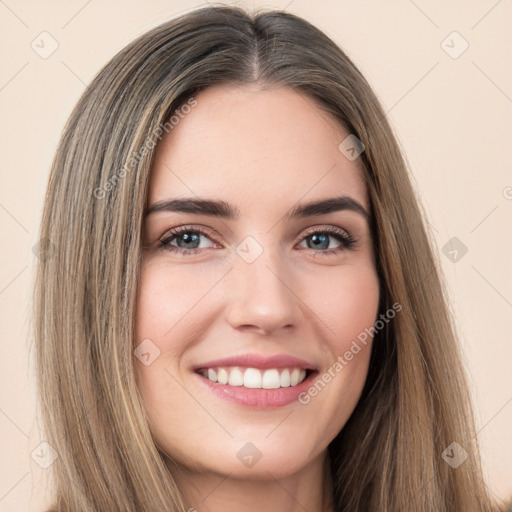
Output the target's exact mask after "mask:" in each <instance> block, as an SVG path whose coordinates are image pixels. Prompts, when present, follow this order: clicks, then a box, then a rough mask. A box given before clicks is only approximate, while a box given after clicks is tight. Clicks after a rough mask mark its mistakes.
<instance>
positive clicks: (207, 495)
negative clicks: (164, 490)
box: [173, 451, 334, 512]
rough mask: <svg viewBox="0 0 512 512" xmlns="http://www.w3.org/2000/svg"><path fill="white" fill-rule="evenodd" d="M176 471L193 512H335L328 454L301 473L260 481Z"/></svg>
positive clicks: (198, 472) (179, 485)
mask: <svg viewBox="0 0 512 512" xmlns="http://www.w3.org/2000/svg"><path fill="white" fill-rule="evenodd" d="M180 468H181V471H180V472H179V473H178V474H176V471H173V473H174V477H175V480H176V482H177V484H178V487H179V488H180V490H181V491H182V493H183V496H184V498H185V501H186V502H187V503H188V504H189V505H190V506H191V511H193V510H194V509H196V510H197V511H198V512H224V511H226V510H236V511H237V512H256V511H258V512H259V511H261V510H266V511H269V510H279V511H280V512H304V510H307V511H308V512H334V506H333V499H332V498H333V496H332V495H333V483H332V476H331V473H330V466H329V459H328V455H327V451H325V452H323V453H322V454H320V455H319V456H318V457H317V458H315V459H313V460H312V461H310V462H309V463H308V464H307V465H306V466H305V467H303V468H302V469H301V470H300V471H298V472H296V473H294V474H291V475H287V476H285V477H282V478H276V477H274V476H273V475H272V474H271V472H268V471H267V472H265V473H266V475H262V476H261V477H259V478H254V479H251V480H249V479H247V478H238V477H236V476H235V475H234V474H233V473H229V474H228V475H223V474H219V473H214V472H208V471H193V470H189V469H187V468H185V467H183V466H180Z"/></svg>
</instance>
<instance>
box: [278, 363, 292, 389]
mask: <svg viewBox="0 0 512 512" xmlns="http://www.w3.org/2000/svg"><path fill="white" fill-rule="evenodd" d="M280 380H281V387H282V388H287V387H289V386H290V370H288V368H285V369H284V370H283V371H282V372H281V377H280Z"/></svg>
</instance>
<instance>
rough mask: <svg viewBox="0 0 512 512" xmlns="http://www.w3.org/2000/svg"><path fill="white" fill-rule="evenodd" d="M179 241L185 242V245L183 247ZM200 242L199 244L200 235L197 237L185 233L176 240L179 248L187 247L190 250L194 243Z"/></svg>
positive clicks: (193, 234) (194, 234)
mask: <svg viewBox="0 0 512 512" xmlns="http://www.w3.org/2000/svg"><path fill="white" fill-rule="evenodd" d="M179 240H183V241H184V242H185V245H181V244H180V243H179ZM198 242H199V235H197V234H196V233H183V234H182V235H180V236H179V237H177V239H176V243H177V244H178V246H179V247H185V248H190V243H192V244H194V243H198ZM194 248H195V247H194Z"/></svg>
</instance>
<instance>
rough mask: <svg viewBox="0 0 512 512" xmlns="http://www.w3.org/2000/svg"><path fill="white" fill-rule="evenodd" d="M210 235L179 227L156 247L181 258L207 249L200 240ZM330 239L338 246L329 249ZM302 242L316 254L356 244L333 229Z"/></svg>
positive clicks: (314, 233) (316, 232) (315, 232)
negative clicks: (336, 242) (337, 243)
mask: <svg viewBox="0 0 512 512" xmlns="http://www.w3.org/2000/svg"><path fill="white" fill-rule="evenodd" d="M212 233H215V231H214V230H204V229H200V228H192V227H189V226H181V227H179V228H176V229H173V230H171V231H170V232H168V233H167V234H166V236H165V237H164V238H162V239H160V240H159V242H158V246H159V247H161V248H163V249H165V250H168V251H170V252H172V253H176V254H180V255H181V256H186V255H191V254H196V253H198V252H201V251H202V250H203V249H205V248H208V246H206V247H205V246H204V245H203V247H201V238H206V239H209V240H211V238H210V237H211V236H212ZM331 239H335V240H337V241H338V242H339V246H338V247H335V248H331V249H329V245H330V243H331V242H330V240H331ZM308 240H309V242H308ZM304 241H305V242H306V245H307V249H309V250H311V251H312V252H314V253H318V254H332V253H337V252H341V251H343V250H346V249H351V248H352V247H353V246H354V245H355V243H356V241H355V240H354V238H352V237H351V236H350V235H349V234H348V233H347V232H346V231H345V230H343V229H340V228H335V227H328V228H322V229H316V230H315V229H311V230H310V232H309V233H306V234H305V235H303V236H302V238H301V243H302V242H304ZM174 242H175V243H174ZM215 243H216V242H214V245H215ZM212 246H213V245H211V246H210V247H212Z"/></svg>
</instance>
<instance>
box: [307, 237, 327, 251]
mask: <svg viewBox="0 0 512 512" xmlns="http://www.w3.org/2000/svg"><path fill="white" fill-rule="evenodd" d="M310 238H311V242H312V243H313V244H314V247H316V248H318V247H320V246H322V248H323V249H327V247H328V246H329V236H328V235H322V234H320V235H311V237H310Z"/></svg>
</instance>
